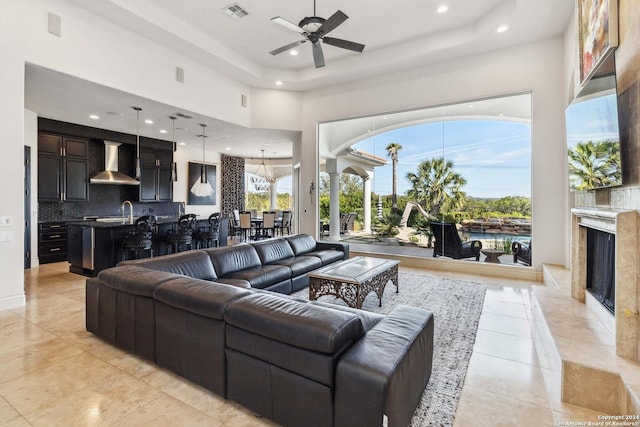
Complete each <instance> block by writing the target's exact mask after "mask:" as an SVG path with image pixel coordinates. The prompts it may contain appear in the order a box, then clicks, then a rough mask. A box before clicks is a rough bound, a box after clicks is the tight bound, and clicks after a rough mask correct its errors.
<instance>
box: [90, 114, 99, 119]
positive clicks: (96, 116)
mask: <svg viewBox="0 0 640 427" xmlns="http://www.w3.org/2000/svg"><path fill="white" fill-rule="evenodd" d="M89 118H90V119H92V120H98V119H100V116H99V115H97V114H90V115H89Z"/></svg>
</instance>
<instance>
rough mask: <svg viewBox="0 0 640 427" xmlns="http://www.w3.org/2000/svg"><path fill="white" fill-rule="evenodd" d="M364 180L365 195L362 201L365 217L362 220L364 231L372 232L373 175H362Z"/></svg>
mask: <svg viewBox="0 0 640 427" xmlns="http://www.w3.org/2000/svg"><path fill="white" fill-rule="evenodd" d="M362 180H363V181H364V182H363V184H364V191H363V193H364V195H363V199H364V200H363V201H362V206H364V214H363V215H364V218H363V220H362V231H364V232H365V233H370V232H371V177H370V176H364V177H362Z"/></svg>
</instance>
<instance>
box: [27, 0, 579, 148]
mask: <svg viewBox="0 0 640 427" xmlns="http://www.w3.org/2000/svg"><path fill="white" fill-rule="evenodd" d="M69 1H70V2H72V3H75V4H76V5H77V6H79V7H82V8H85V9H88V10H90V11H91V12H93V13H96V14H98V15H100V16H101V17H102V18H104V19H108V20H111V21H113V22H115V23H117V24H118V25H121V26H123V27H126V28H128V29H130V30H132V31H135V32H137V33H139V34H141V35H144V36H145V37H147V38H149V39H151V40H154V41H156V42H157V43H159V44H161V45H163V46H167V47H169V48H172V49H175V50H177V51H179V52H180V53H181V54H182V55H185V56H187V57H189V58H191V59H193V60H196V61H199V62H201V63H203V64H205V65H208V66H210V67H213V68H215V69H216V70H219V71H221V72H223V73H227V74H229V75H231V76H233V77H234V78H236V79H238V80H240V81H242V82H244V83H246V84H248V85H250V86H254V87H266V88H282V89H284V90H295V91H305V90H312V89H317V88H321V87H325V86H328V85H335V84H340V83H346V82H349V81H354V80H358V79H362V78H364V77H368V76H374V75H383V74H390V73H393V72H394V70H400V69H407V68H409V67H416V66H421V65H427V64H430V63H435V62H439V61H443V60H448V59H454V58H460V57H464V56H468V55H473V54H478V53H482V52H487V51H492V50H498V49H504V48H507V47H511V46H515V45H518V44H522V43H527V42H532V41H535V40H541V39H545V38H550V37H554V36H558V35H561V34H562V33H563V32H564V30H565V29H566V27H567V25H568V23H569V19H570V18H571V16H572V13H573V7H574V0H437V1H435V0H395V1H393V2H380V1H374V0H368V1H367V0H347V1H338V0H318V1H317V3H316V15H317V16H320V17H323V18H329V16H331V15H332V14H333V13H334V12H335V11H337V10H341V11H342V12H344V13H345V14H346V15H348V16H349V18H348V19H347V20H346V21H345V22H344V23H343V24H341V25H340V26H338V27H337V28H336V29H335V30H334V31H332V32H331V34H330V36H331V37H335V38H341V39H347V40H352V41H355V42H358V43H362V44H364V45H366V48H365V50H364V52H363V53H356V52H352V51H348V50H344V49H340V48H337V47H334V46H330V45H326V44H325V45H324V46H323V50H324V56H325V61H326V66H325V67H322V68H315V67H314V62H313V57H312V53H311V51H312V48H311V45H310V43H308V42H307V43H304V44H302V45H300V46H299V47H298V48H297V49H296V50H297V51H298V52H299V54H298V55H297V56H292V55H290V54H289V53H288V52H284V53H281V54H279V55H276V56H273V55H270V54H269V53H268V52H269V51H271V50H274V49H276V48H279V47H281V46H284V45H287V44H289V43H292V42H295V41H297V40H300V39H301V38H303V37H302V36H301V35H300V34H298V33H296V32H294V31H292V30H290V29H287V28H284V27H283V26H281V25H278V24H276V23H274V22H273V21H271V18H273V17H276V16H280V17H282V18H284V19H286V20H288V21H290V22H293V23H295V24H297V23H298V22H299V21H300V20H301V19H302V18H304V17H307V16H312V15H313V8H314V2H313V0H298V1H295V2H294V1H285V0H270V1H264V0H238V2H237V5H239V6H240V7H242V8H243V9H244V10H245V11H246V12H247V13H248V14H247V15H246V16H245V17H243V18H240V19H236V18H233V17H231V16H229V15H228V14H227V13H225V11H224V9H225V8H226V7H227V6H229V5H231V4H234V3H231V2H232V0H228V1H229V2H227V1H216V0H181V1H179V2H178V1H175V0H135V1H131V0H100V1H86V0H69ZM440 6H447V7H448V10H447V11H446V12H444V13H438V11H437V10H438V8H439V7H440ZM501 26H506V27H508V29H507V30H506V31H504V32H498V31H497V29H498V28H499V27H501ZM276 80H279V81H281V82H282V83H283V84H282V86H276V85H275V81H276ZM25 86H26V90H25V94H26V106H27V108H29V109H31V110H33V111H35V112H37V113H38V114H39V115H41V116H44V117H49V118H53V119H57V120H64V121H69V122H72V123H78V124H84V125H88V126H94V127H102V128H106V129H111V130H117V131H121V132H127V133H135V129H136V124H135V121H133V120H131V119H130V118H131V117H130V116H129V117H127V118H126V119H125V118H123V116H118V115H113V116H112V117H105V119H104V120H103V119H102V118H101V120H100V123H96V122H93V121H91V119H89V118H88V112H91V111H103V112H109V111H112V112H114V111H119V109H121V108H119V109H118V108H116V105H117V106H120V107H121V106H123V105H125V106H131V105H139V106H141V107H142V108H143V109H144V112H145V116H147V115H150V116H154V115H155V116H156V117H155V122H156V123H157V126H152V127H144V126H143V127H142V128H141V134H143V135H145V136H150V137H154V138H160V139H167V140H171V135H170V134H168V135H164V136H162V135H159V134H158V132H159V129H160V128H161V127H162V128H165V129H168V130H169V132H170V129H171V124H170V123H168V121H167V120H166V117H167V116H168V115H170V114H174V113H176V112H177V111H176V109H175V108H173V107H171V106H168V105H163V104H159V103H156V102H154V101H151V100H145V99H139V98H137V99H136V97H134V96H132V95H131V94H126V93H122V92H119V91H115V90H113V89H110V88H105V87H102V86H99V85H96V84H94V83H92V82H87V81H84V80H79V79H76V78H73V77H70V76H65V75H63V74H60V73H57V72H54V71H51V70H46V69H42V68H39V67H35V66H28V67H27V75H26V85H25ZM52 93H55V94H56V96H55V97H54V96H51V94H52ZM52 100H55V102H53V101H52ZM127 113H129V112H127ZM183 113H186V114H189V115H191V116H194V119H192V120H190V121H189V124H188V128H187V125H185V124H179V123H178V124H177V126H178V127H179V128H181V129H179V131H178V132H176V135H177V139H178V140H180V139H182V140H184V141H185V142H188V143H194V144H195V143H198V140H197V139H196V138H195V135H197V134H199V133H201V132H199V130H196V129H192V128H193V127H196V125H197V123H201V122H205V123H208V124H209V126H211V128H210V129H211V130H212V131H213V130H214V129H215V131H216V132H215V134H216V138H219V139H220V141H221V143H220V144H221V145H223V144H224V145H225V147H226V146H229V147H231V150H229V154H231V155H237V156H241V157H255V156H256V155H258V154H259V152H256V147H259V148H264V149H265V150H266V151H265V155H266V156H267V157H290V156H291V152H292V150H291V143H292V142H294V141H297V140H299V138H300V135H299V132H282V131H270V130H251V129H246V128H242V127H240V126H235V125H231V124H229V123H224V122H221V121H219V120H216V119H215V118H210V117H203V116H199V115H198V114H197V112H183ZM152 118H153V117H152ZM164 122H167V123H164ZM363 131H366V130H365V129H363ZM181 133H183V135H181ZM246 141H252V142H251V144H250V145H248V144H247V143H246ZM256 141H258V143H257V144H256ZM285 146H286V148H284V147H285ZM221 151H222V150H221ZM272 153H278V154H279V155H277V156H276V155H273V154H272Z"/></svg>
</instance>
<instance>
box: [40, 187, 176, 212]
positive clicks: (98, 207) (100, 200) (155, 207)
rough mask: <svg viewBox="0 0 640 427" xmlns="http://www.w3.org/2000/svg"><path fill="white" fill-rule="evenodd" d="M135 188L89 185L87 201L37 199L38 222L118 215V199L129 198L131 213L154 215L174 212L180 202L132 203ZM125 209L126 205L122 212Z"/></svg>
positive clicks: (135, 195)
mask: <svg viewBox="0 0 640 427" xmlns="http://www.w3.org/2000/svg"><path fill="white" fill-rule="evenodd" d="M137 199H138V187H136V186H125V185H96V184H92V185H90V186H89V200H90V201H89V202H39V203H38V220H39V221H67V220H76V219H82V217H84V216H90V215H95V216H118V215H122V210H121V206H122V202H124V201H125V200H131V202H132V203H133V215H134V216H141V215H146V214H148V213H152V214H154V215H178V209H179V207H180V203H177V202H164V203H162V202H160V203H158V202H154V203H142V202H136V201H135V200H137ZM128 213H129V211H128V208H127V211H126V214H127V215H128Z"/></svg>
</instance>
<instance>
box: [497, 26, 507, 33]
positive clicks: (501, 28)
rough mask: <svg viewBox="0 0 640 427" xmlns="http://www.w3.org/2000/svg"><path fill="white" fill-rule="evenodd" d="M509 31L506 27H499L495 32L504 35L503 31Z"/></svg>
mask: <svg viewBox="0 0 640 427" xmlns="http://www.w3.org/2000/svg"><path fill="white" fill-rule="evenodd" d="M508 29H509V26H508V25H500V26H499V27H498V29H497V30H496V31H497V32H498V33H504V32H505V31H507V30H508Z"/></svg>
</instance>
